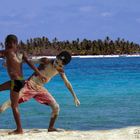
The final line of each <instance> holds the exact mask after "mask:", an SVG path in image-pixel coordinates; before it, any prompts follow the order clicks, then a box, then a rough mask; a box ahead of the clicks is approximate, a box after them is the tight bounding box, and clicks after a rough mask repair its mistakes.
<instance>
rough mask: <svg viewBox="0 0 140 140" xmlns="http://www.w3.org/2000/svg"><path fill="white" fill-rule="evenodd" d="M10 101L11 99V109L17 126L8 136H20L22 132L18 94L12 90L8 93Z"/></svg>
mask: <svg viewBox="0 0 140 140" xmlns="http://www.w3.org/2000/svg"><path fill="white" fill-rule="evenodd" d="M10 99H11V107H12V111H13V115H14V119H15V122H16V125H17V129H16V130H14V131H12V132H10V133H9V134H22V133H23V130H22V126H21V121H20V113H19V110H18V100H19V93H18V92H15V91H13V90H12V91H11V93H10Z"/></svg>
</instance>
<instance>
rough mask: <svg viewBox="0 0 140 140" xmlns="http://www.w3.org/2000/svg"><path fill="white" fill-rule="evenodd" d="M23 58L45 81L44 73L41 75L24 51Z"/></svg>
mask: <svg viewBox="0 0 140 140" xmlns="http://www.w3.org/2000/svg"><path fill="white" fill-rule="evenodd" d="M23 60H24V61H25V62H26V63H27V64H28V65H29V66H30V67H31V68H32V69H33V70H34V71H35V73H36V74H38V75H39V77H40V78H41V79H42V80H43V81H45V80H46V77H45V76H44V75H42V74H41V73H40V72H39V70H38V69H37V68H36V67H35V66H34V65H33V64H32V63H31V61H29V60H28V58H27V56H26V54H25V53H24V54H23Z"/></svg>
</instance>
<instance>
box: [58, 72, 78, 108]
mask: <svg viewBox="0 0 140 140" xmlns="http://www.w3.org/2000/svg"><path fill="white" fill-rule="evenodd" d="M60 76H61V78H62V79H63V80H64V83H65V85H66V87H67V88H68V89H69V91H70V92H71V94H72V96H73V98H74V103H75V105H76V106H79V105H80V101H79V100H78V98H77V96H76V94H75V93H74V91H73V88H72V85H71V83H70V82H69V81H68V79H67V76H66V75H65V73H64V72H61V73H60Z"/></svg>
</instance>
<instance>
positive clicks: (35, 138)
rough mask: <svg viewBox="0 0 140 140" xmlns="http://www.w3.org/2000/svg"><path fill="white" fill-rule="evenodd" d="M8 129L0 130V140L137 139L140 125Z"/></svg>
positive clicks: (139, 133) (139, 134)
mask: <svg viewBox="0 0 140 140" xmlns="http://www.w3.org/2000/svg"><path fill="white" fill-rule="evenodd" d="M9 131H10V130H7V129H5V130H4V129H1V130H0V133H1V134H0V140H86V139H87V140H138V139H140V127H126V128H121V129H112V130H91V131H79V130H76V131H74V130H72V131H70V130H69V131H61V132H49V133H48V132H47V129H29V130H27V129H26V130H24V134H21V135H8V132H9Z"/></svg>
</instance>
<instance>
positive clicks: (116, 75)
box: [0, 58, 140, 130]
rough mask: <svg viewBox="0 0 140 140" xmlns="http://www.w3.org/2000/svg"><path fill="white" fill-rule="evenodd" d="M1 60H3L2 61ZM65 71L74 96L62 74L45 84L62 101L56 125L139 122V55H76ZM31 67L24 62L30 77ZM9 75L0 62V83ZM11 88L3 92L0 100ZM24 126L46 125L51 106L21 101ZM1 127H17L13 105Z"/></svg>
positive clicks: (78, 126)
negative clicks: (89, 56)
mask: <svg viewBox="0 0 140 140" xmlns="http://www.w3.org/2000/svg"><path fill="white" fill-rule="evenodd" d="M0 63H1V62H0ZM65 72H66V74H67V76H68V79H69V80H70V81H71V84H72V85H73V88H74V91H75V93H76V94H77V96H78V97H79V100H80V102H81V105H80V106H79V107H75V105H74V102H73V98H72V96H71V94H70V93H69V91H68V90H67V89H66V87H65V86H64V83H63V81H62V80H61V78H60V77H59V76H56V77H54V78H53V79H52V80H51V81H50V82H49V83H48V84H47V85H45V87H46V88H47V89H48V90H49V91H50V93H52V95H53V96H54V97H55V99H56V100H57V102H58V103H59V105H60V108H61V111H60V115H59V118H58V120H57V122H56V127H59V128H65V129H78V130H95V129H112V128H121V127H127V126H135V125H140V58H84V59H79V58H74V59H73V60H72V61H71V63H70V64H69V65H68V66H66V68H65ZM31 73H32V70H31V69H30V68H29V67H28V66H27V65H24V74H25V77H26V78H27V77H28V76H29V75H31ZM8 79H9V78H8V76H7V72H6V71H5V69H4V68H2V67H1V65H0V83H2V82H4V81H7V80H8ZM8 98H9V91H6V92H1V93H0V104H2V103H3V102H4V101H5V100H7V99H8ZM20 112H21V119H22V125H23V128H47V127H48V123H49V118H50V115H51V110H50V108H49V107H48V106H45V105H40V104H39V103H37V102H36V101H35V100H33V99H32V100H30V101H28V102H26V103H24V104H22V105H20ZM0 128H1V129H4V128H6V129H9V128H15V123H14V121H13V116H12V112H11V109H8V110H7V111H6V112H4V113H3V114H0Z"/></svg>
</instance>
